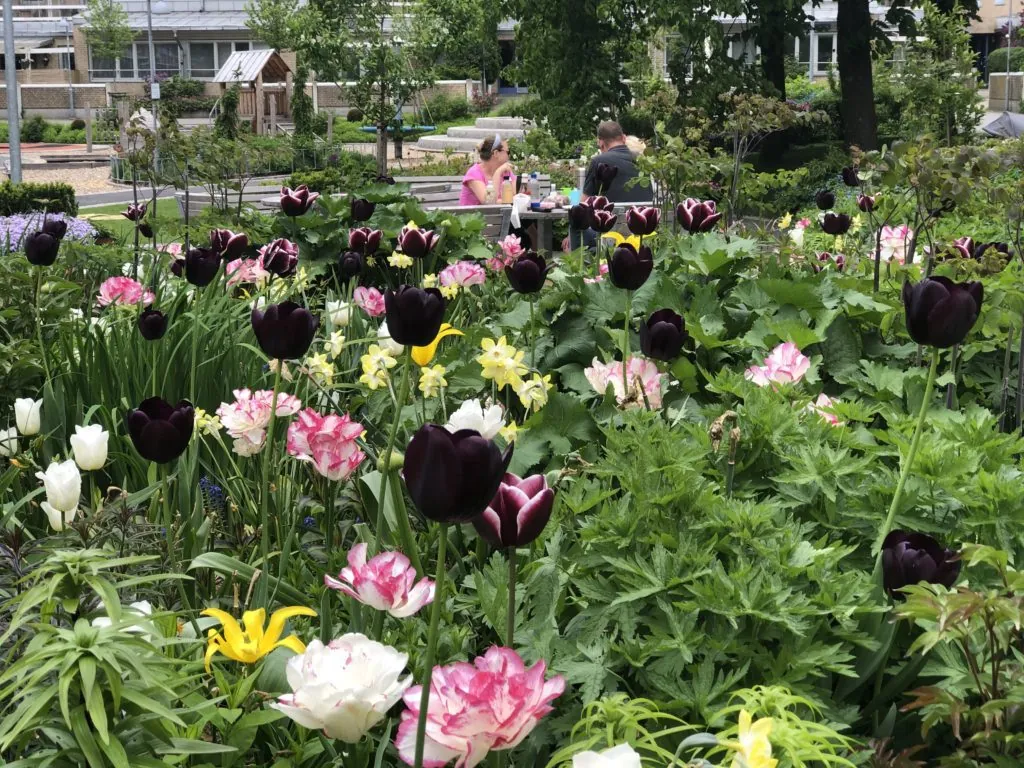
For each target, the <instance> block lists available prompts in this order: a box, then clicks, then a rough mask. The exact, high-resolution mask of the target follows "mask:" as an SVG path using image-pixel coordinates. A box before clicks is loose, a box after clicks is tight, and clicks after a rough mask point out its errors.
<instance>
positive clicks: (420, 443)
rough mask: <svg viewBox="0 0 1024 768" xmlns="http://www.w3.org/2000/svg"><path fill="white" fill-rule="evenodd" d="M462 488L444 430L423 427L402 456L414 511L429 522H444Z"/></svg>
mask: <svg viewBox="0 0 1024 768" xmlns="http://www.w3.org/2000/svg"><path fill="white" fill-rule="evenodd" d="M461 484H462V472H461V471H460V468H459V463H458V459H457V457H456V451H455V445H454V444H453V442H452V436H451V435H449V433H448V431H447V430H446V429H444V428H443V427H437V426H435V425H432V424H427V425H426V426H424V427H422V428H421V429H420V430H419V431H418V432H417V433H416V434H415V436H413V439H412V440H411V441H410V442H409V446H408V448H407V449H406V452H405V485H406V488H408V489H409V495H410V496H411V497H412V500H413V503H415V504H416V507H417V509H419V511H420V512H422V513H423V514H424V515H425V516H426V517H429V518H431V519H434V520H437V519H447V516H448V515H449V514H451V513H452V512H453V511H454V507H455V500H456V496H457V494H458V489H459V487H460V486H461Z"/></svg>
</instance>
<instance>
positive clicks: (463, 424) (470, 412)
mask: <svg viewBox="0 0 1024 768" xmlns="http://www.w3.org/2000/svg"><path fill="white" fill-rule="evenodd" d="M503 426H505V419H504V413H503V411H502V409H501V406H500V405H498V404H497V403H495V404H494V405H492V406H490V407H488V408H484V407H483V406H482V405H481V404H480V401H479V400H465V401H464V402H463V403H462V405H460V406H459V410H457V411H455V413H453V414H452V415H451V417H449V419H448V423H447V424H445V425H444V428H445V429H447V430H448V431H449V432H458V431H459V430H460V429H475V430H476V431H477V432H479V433H480V434H481V435H482V436H483V437H486V438H487V439H488V440H493V439H494V436H495V435H497V434H498V432H500V431H501V428H502V427H503Z"/></svg>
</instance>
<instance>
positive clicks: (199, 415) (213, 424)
mask: <svg viewBox="0 0 1024 768" xmlns="http://www.w3.org/2000/svg"><path fill="white" fill-rule="evenodd" d="M195 413H196V429H198V430H199V431H200V432H202V433H203V434H204V435H215V434H217V433H218V432H220V427H221V424H220V416H217V415H216V414H214V415H212V416H211V415H210V414H209V413H207V412H206V411H204V410H203V409H202V408H196V411H195Z"/></svg>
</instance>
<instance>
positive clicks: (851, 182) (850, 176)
mask: <svg viewBox="0 0 1024 768" xmlns="http://www.w3.org/2000/svg"><path fill="white" fill-rule="evenodd" d="M842 176H843V184H845V185H846V186H848V187H859V186H860V177H859V176H858V175H857V169H856V168H853V167H851V166H849V165H848V166H846V167H845V168H843V173H842Z"/></svg>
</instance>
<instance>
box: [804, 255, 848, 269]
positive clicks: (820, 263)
mask: <svg viewBox="0 0 1024 768" xmlns="http://www.w3.org/2000/svg"><path fill="white" fill-rule="evenodd" d="M829 264H831V265H832V266H833V267H835V268H836V269H837V270H838V271H839V272H842V271H843V269H844V268H845V267H846V257H845V256H843V254H841V253H837V254H836V255H835V256H833V255H832V254H831V253H829V252H828V251H822V252H821V253H819V254H818V260H817V261H816V262H814V261H812V262H811V268H812V269H813V270H814V271H815V272H820V271H821V270H823V269H824V268H825V267H827V266H828V265H829Z"/></svg>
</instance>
